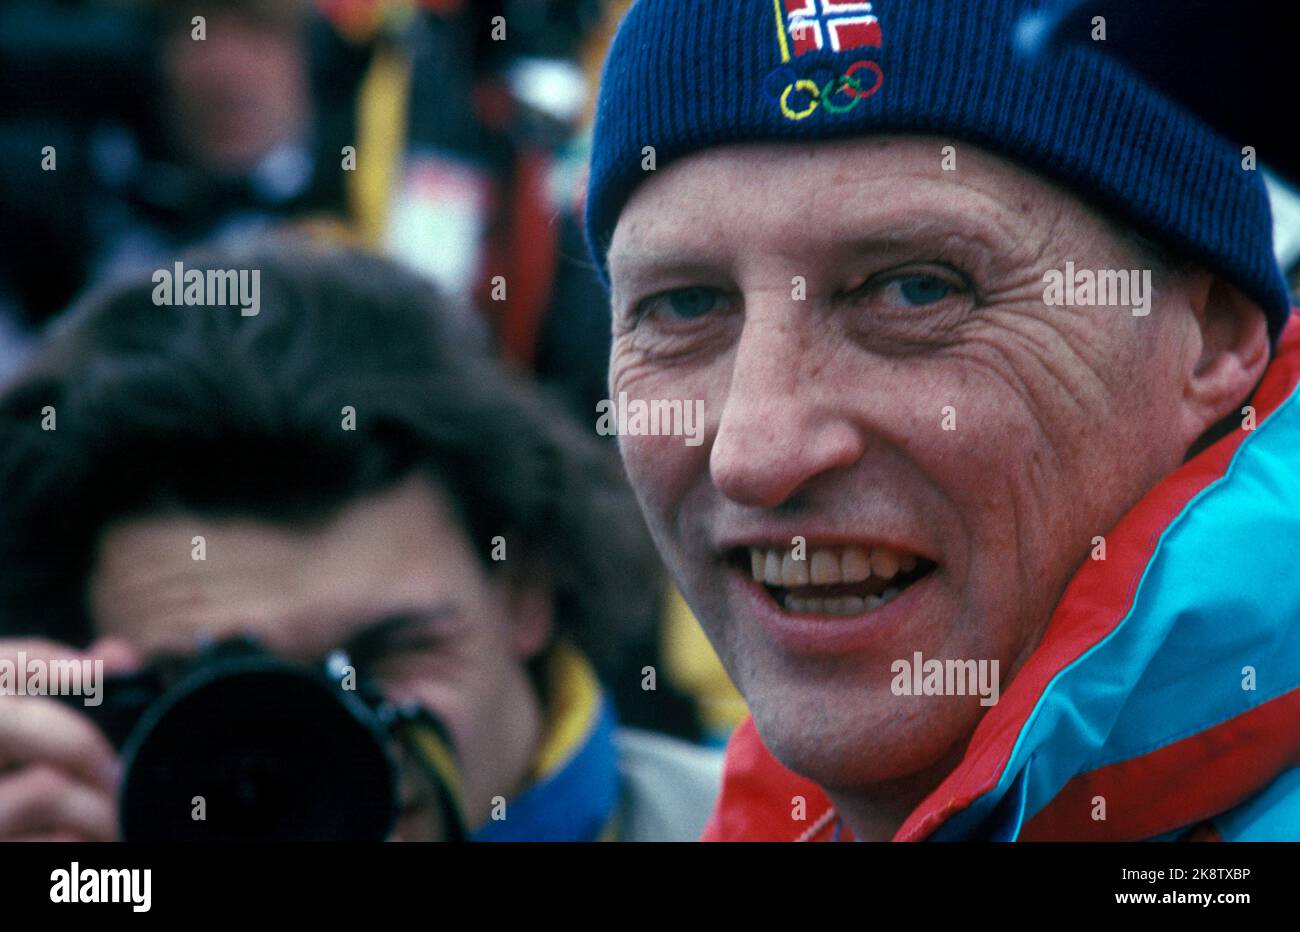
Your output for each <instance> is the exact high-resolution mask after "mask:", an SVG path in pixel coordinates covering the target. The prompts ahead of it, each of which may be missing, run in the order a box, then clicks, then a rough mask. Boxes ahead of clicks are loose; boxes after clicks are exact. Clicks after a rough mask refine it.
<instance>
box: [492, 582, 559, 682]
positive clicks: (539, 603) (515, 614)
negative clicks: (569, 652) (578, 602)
mask: <svg viewBox="0 0 1300 932" xmlns="http://www.w3.org/2000/svg"><path fill="white" fill-rule="evenodd" d="M504 582H505V586H506V603H507V604H506V610H507V611H509V612H510V641H511V645H512V646H513V648H514V651H515V654H516V655H517V656H518V657H519V658H520V659H521V660H530V659H532V658H533V657H535V656H537V654H539V653H541V651H542V649H543V648H545V647H546V645H547V644H549V643H550V642H551V637H552V635H553V633H554V630H555V590H554V587H553V586H552V584H551V579H550V573H549V572H547V570H546V567H545V565H544V564H543V563H542V561H540V560H536V559H526V560H522V561H520V564H519V565H518V566H517V568H513V569H511V570H510V571H509V572H508V573H507V575H506V577H505V580H504Z"/></svg>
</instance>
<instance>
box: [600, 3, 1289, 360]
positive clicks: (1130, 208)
mask: <svg viewBox="0 0 1300 932" xmlns="http://www.w3.org/2000/svg"><path fill="white" fill-rule="evenodd" d="M1041 5H1042V4H1041V3H1035V2H1032V0H978V2H972V0H872V2H870V3H865V2H856V0H638V2H636V3H635V4H634V5H633V7H632V9H631V10H630V11H629V12H628V14H627V16H626V17H625V18H624V20H623V22H622V24H621V25H620V27H619V30H618V34H617V35H616V36H615V39H614V43H613V46H612V47H611V49H610V53H609V58H608V60H607V62H606V64H605V72H604V76H603V79H602V81H601V88H600V99H599V103H598V105H597V109H596V123H595V130H594V137H595V138H594V145H593V152H592V163H591V178H590V182H589V187H588V192H587V216H586V226H587V237H588V244H589V246H590V248H591V251H592V255H593V257H594V259H595V262H596V265H597V268H598V269H599V271H600V274H601V276H602V278H604V279H605V281H606V283H608V270H607V268H606V263H605V254H606V251H607V250H608V248H609V240H610V237H611V236H612V235H613V231H614V227H615V224H616V223H617V222H618V216H619V214H620V212H621V211H622V209H623V206H624V204H625V203H626V202H627V199H628V197H629V196H630V195H631V193H632V191H633V189H634V188H635V187H636V186H637V185H638V184H639V183H640V182H641V181H643V180H644V179H645V178H646V177H647V175H648V172H646V171H645V170H643V168H642V162H643V159H644V158H645V154H644V151H643V150H644V147H646V146H653V147H654V150H655V160H656V167H657V168H663V167H664V165H666V164H667V163H669V162H671V161H672V160H673V159H677V158H680V157H681V156H684V155H688V154H690V153H693V152H698V151H700V150H701V149H707V148H711V147H714V146H721V145H727V144H730V143H737V142H748V141H757V140H765V141H777V140H792V141H807V140H816V139H835V138H842V137H846V136H858V135H864V134H867V133H886V132H891V133H928V134H935V135H941V136H945V137H949V138H952V139H954V140H957V139H961V140H965V141H968V142H971V143H974V144H976V145H979V146H981V147H983V148H985V149H988V150H991V151H993V152H997V153H999V154H1001V155H1003V156H1004V157H1006V158H1009V159H1010V160H1012V161H1014V162H1016V163H1018V164H1020V165H1022V166H1025V167H1026V168H1029V169H1032V170H1034V171H1037V172H1039V173H1041V174H1042V175H1044V176H1045V177H1048V178H1050V179H1052V180H1054V181H1056V182H1058V183H1060V184H1061V185H1063V186H1064V187H1066V188H1068V189H1070V190H1072V191H1074V192H1075V193H1076V194H1077V195H1078V196H1079V197H1080V198H1081V199H1082V200H1084V201H1085V202H1089V203H1093V204H1097V205H1099V206H1101V207H1103V208H1105V209H1107V210H1108V211H1109V212H1110V213H1112V214H1114V215H1117V216H1118V217H1121V218H1123V219H1125V220H1127V221H1128V222H1129V223H1130V224H1131V225H1132V226H1134V227H1135V228H1136V229H1138V230H1139V231H1141V232H1142V233H1144V234H1145V235H1147V236H1148V237H1150V238H1151V239H1153V240H1155V241H1156V242H1158V243H1160V244H1162V245H1163V246H1165V247H1167V248H1170V249H1172V250H1173V251H1174V252H1176V253H1179V254H1182V255H1185V256H1187V257H1188V258H1190V259H1193V260H1195V261H1197V262H1198V263H1200V264H1201V265H1203V266H1205V267H1206V268H1208V269H1211V270H1213V271H1214V272H1216V273H1218V274H1220V275H1222V276H1223V277H1224V278H1226V279H1227V280H1228V281H1230V282H1232V283H1233V284H1234V285H1236V286H1237V287H1238V288H1239V289H1240V290H1241V291H1242V292H1243V293H1245V294H1246V295H1248V296H1249V297H1250V298H1251V299H1252V300H1254V301H1255V302H1256V303H1257V304H1259V306H1260V307H1262V308H1263V309H1264V312H1265V314H1267V315H1268V324H1269V335H1270V337H1271V338H1272V339H1273V341H1274V342H1276V338H1277V335H1278V333H1279V332H1280V331H1281V329H1282V326H1283V324H1284V323H1285V321H1286V318H1287V316H1288V314H1289V313H1290V304H1289V300H1288V296H1287V289H1286V286H1285V284H1284V282H1283V280H1282V276H1281V273H1280V271H1279V269H1278V267H1277V263H1276V261H1275V260H1274V257H1273V246H1272V243H1273V229H1272V219H1271V215H1270V211H1269V205H1268V197H1267V194H1266V193H1265V189H1264V182H1263V179H1262V177H1261V175H1260V172H1258V171H1253V170H1247V169H1245V168H1244V167H1243V155H1242V152H1241V151H1240V150H1239V149H1238V148H1237V147H1236V146H1234V145H1233V144H1231V143H1229V142H1228V141H1227V140H1226V139H1224V138H1223V137H1222V136H1219V135H1218V134H1217V133H1215V132H1214V131H1213V130H1211V129H1210V128H1209V127H1208V126H1207V125H1205V124H1204V123H1203V122H1201V121H1200V120H1198V119H1197V118H1196V117H1195V116H1193V115H1192V114H1191V113H1189V112H1188V111H1186V110H1184V109H1182V108H1181V107H1180V106H1178V105H1177V104H1175V103H1173V102H1172V101H1170V100H1169V99H1168V98H1166V97H1164V96H1163V95H1161V94H1160V93H1159V92H1157V91H1156V90H1154V89H1153V88H1151V87H1150V86H1149V85H1147V84H1145V83H1144V82H1142V81H1141V79H1139V78H1138V77H1137V76H1136V75H1134V74H1133V73H1132V72H1131V71H1129V70H1127V69H1126V68H1125V67H1124V66H1122V65H1120V64H1118V63H1116V62H1114V61H1112V60H1111V59H1110V58H1108V57H1106V56H1102V55H1099V54H1096V53H1095V52H1094V51H1092V50H1091V49H1089V48H1086V47H1082V48H1081V47H1077V46H1074V47H1070V48H1066V49H1064V50H1062V51H1060V52H1053V53H1052V54H1050V55H1044V56H1042V57H1039V58H1032V59H1031V58H1030V57H1028V56H1025V55H1021V54H1019V53H1018V52H1017V50H1016V41H1015V40H1016V35H1017V24H1018V23H1020V22H1022V21H1023V20H1024V17H1025V15H1026V14H1032V13H1033V12H1034V11H1035V9H1036V8H1038V7H1040V6H1041ZM1207 67H1209V66H1208V65H1207ZM1206 77H1207V80H1212V79H1213V74H1212V69H1211V71H1210V72H1209V73H1207V76H1206ZM936 164H937V163H936Z"/></svg>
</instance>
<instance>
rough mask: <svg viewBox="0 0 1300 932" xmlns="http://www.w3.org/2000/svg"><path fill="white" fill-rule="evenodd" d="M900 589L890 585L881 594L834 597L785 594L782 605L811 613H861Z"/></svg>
mask: <svg viewBox="0 0 1300 932" xmlns="http://www.w3.org/2000/svg"><path fill="white" fill-rule="evenodd" d="M898 593H899V590H898V588H897V587H895V586H890V587H889V588H888V589H886V590H885V591H884V592H882V593H880V595H869V596H865V597H863V596H856V595H842V596H837V597H835V598H833V599H816V598H807V597H803V598H801V597H799V596H794V595H790V594H789V593H787V594H786V596H785V601H784V602H783V603H782V607H783V608H784V609H785V610H786V611H787V612H795V613H799V614H809V615H861V614H862V613H863V612H871V611H875V610H876V609H878V608H880V607H881V606H883V605H885V604H886V603H887V602H889V601H890V600H891V599H893V598H894V596H896V595H898Z"/></svg>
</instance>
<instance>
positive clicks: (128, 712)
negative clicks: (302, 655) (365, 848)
mask: <svg viewBox="0 0 1300 932" xmlns="http://www.w3.org/2000/svg"><path fill="white" fill-rule="evenodd" d="M103 695H104V701H103V702H102V704H101V705H99V706H96V707H91V708H84V709H82V708H80V706H78V708H79V710H80V711H82V712H84V713H85V714H87V715H88V716H89V717H90V718H91V719H92V720H93V721H94V722H95V723H96V724H97V725H98V726H99V727H100V728H101V730H103V732H104V733H105V734H106V735H107V736H108V738H109V740H110V741H111V742H112V743H113V744H114V746H115V747H117V748H118V750H119V752H120V754H121V756H122V763H123V776H122V785H121V791H120V796H119V799H118V814H119V820H120V828H121V834H122V838H123V839H124V840H126V841H382V840H384V839H386V838H388V837H389V836H390V835H391V833H392V830H393V828H394V826H395V824H396V821H397V818H398V815H399V813H400V788H399V778H400V771H399V765H398V760H397V757H396V755H395V752H394V746H395V745H397V744H399V743H400V741H401V740H402V738H403V736H404V734H405V732H407V731H408V730H410V729H418V730H419V731H420V742H419V743H420V745H421V746H422V747H425V748H427V747H429V746H430V742H431V741H432V742H434V744H435V746H438V747H440V748H442V749H443V753H441V754H439V755H437V756H438V757H439V760H440V762H442V763H443V765H444V766H442V767H430V766H428V763H429V762H428V761H427V760H424V761H422V763H424V764H426V767H425V770H426V774H427V775H428V776H429V777H430V778H431V779H433V780H434V781H436V783H437V787H436V788H437V790H438V793H437V796H438V798H439V799H441V800H442V801H443V804H444V808H445V809H446V817H445V818H444V820H443V821H444V823H445V824H446V825H447V826H448V829H447V834H448V837H450V838H457V837H463V828H462V827H461V825H460V819H459V813H458V807H457V805H456V797H457V791H456V785H455V784H456V782H457V778H456V776H455V774H454V772H449V770H448V766H447V765H446V762H448V761H453V760H454V755H452V754H451V753H450V750H449V742H448V740H447V731H446V729H445V728H444V727H443V726H442V725H441V724H440V723H438V722H437V721H436V719H434V718H433V716H432V715H430V714H429V713H428V712H427V711H426V710H423V709H419V708H414V707H407V708H398V707H396V706H394V705H393V704H391V703H389V702H387V701H386V700H385V699H384V697H383V695H382V693H381V692H380V691H379V690H378V689H377V688H376V687H375V686H374V685H373V684H371V683H369V682H367V681H365V680H364V679H363V678H360V677H358V676H357V674H356V672H355V670H353V669H352V668H351V667H350V666H349V665H348V663H347V658H346V656H343V655H341V654H335V655H332V656H331V658H330V659H329V660H327V661H326V662H325V663H324V664H322V665H316V666H307V665H299V664H293V663H289V662H287V661H284V660H281V659H279V658H277V657H274V656H273V655H271V654H269V653H267V652H265V651H264V650H262V649H261V648H260V647H259V646H258V645H257V643H256V642H255V641H252V640H249V639H245V638H240V639H234V640H229V641H224V642H220V643H217V644H214V645H212V646H211V647H208V648H207V649H205V650H203V651H202V652H200V653H199V654H198V655H197V656H196V657H195V658H194V659H193V660H190V661H187V662H186V663H184V664H183V665H181V666H180V667H179V668H177V669H175V670H165V669H163V668H161V667H157V666H155V667H150V668H146V669H145V670H143V671H140V672H138V673H134V674H130V675H127V676H121V677H111V678H109V679H108V680H107V681H106V682H105V683H104V688H103Z"/></svg>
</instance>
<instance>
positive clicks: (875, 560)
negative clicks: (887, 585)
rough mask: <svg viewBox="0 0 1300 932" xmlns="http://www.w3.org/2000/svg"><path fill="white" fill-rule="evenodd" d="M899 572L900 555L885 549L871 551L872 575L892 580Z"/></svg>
mask: <svg viewBox="0 0 1300 932" xmlns="http://www.w3.org/2000/svg"><path fill="white" fill-rule="evenodd" d="M897 572H898V554H896V553H894V551H892V550H886V549H884V548H883V547H877V548H876V549H875V550H873V551H871V575H872V576H879V577H880V578H881V579H892V578H893V577H894V575H895V574H896V573H897Z"/></svg>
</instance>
